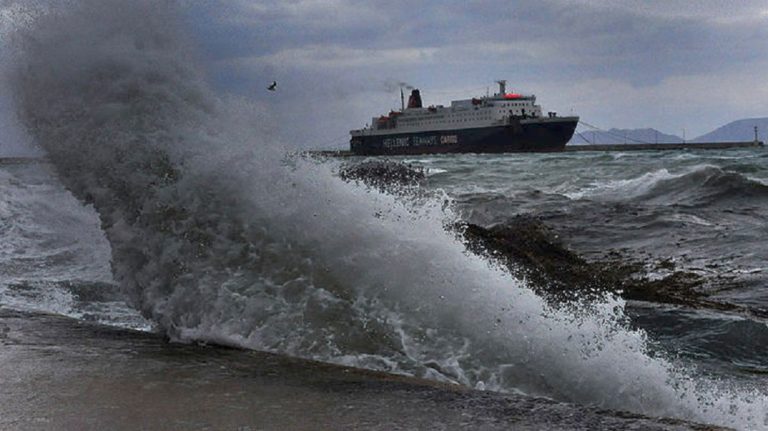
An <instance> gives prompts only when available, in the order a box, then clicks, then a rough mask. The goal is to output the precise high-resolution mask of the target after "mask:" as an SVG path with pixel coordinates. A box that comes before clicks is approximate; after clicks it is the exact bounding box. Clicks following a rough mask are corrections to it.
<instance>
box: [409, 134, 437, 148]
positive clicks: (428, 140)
mask: <svg viewBox="0 0 768 431" xmlns="http://www.w3.org/2000/svg"><path fill="white" fill-rule="evenodd" d="M436 144H437V136H414V137H413V145H416V146H430V145H436Z"/></svg>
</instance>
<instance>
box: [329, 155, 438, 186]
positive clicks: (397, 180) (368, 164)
mask: <svg viewBox="0 0 768 431" xmlns="http://www.w3.org/2000/svg"><path fill="white" fill-rule="evenodd" d="M339 176H340V177H341V179H343V180H345V181H361V182H362V183H364V184H366V185H368V186H370V187H373V188H376V189H379V190H382V191H396V190H402V189H403V188H412V187H419V186H422V185H424V182H425V181H426V178H427V176H426V174H425V173H424V169H423V168H421V167H418V166H413V165H410V164H406V163H402V162H395V161H392V160H386V159H384V160H366V161H363V162H360V163H354V164H347V165H345V166H343V167H342V168H341V170H340V171H339Z"/></svg>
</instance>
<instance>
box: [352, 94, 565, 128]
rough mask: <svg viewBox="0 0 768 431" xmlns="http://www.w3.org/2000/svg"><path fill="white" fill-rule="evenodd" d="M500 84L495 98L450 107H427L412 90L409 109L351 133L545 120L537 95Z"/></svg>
mask: <svg viewBox="0 0 768 431" xmlns="http://www.w3.org/2000/svg"><path fill="white" fill-rule="evenodd" d="M497 82H498V84H499V92H498V93H496V94H494V95H493V96H484V97H480V98H472V99H464V100H454V101H452V102H451V106H450V107H445V106H443V105H436V106H429V107H426V108H425V107H423V106H422V103H421V94H420V93H419V90H413V92H412V93H411V96H410V98H409V100H408V106H407V107H406V106H403V109H401V110H400V111H392V112H390V113H389V115H382V116H380V117H374V118H373V119H372V121H371V125H370V126H366V127H365V128H363V129H358V130H352V131H350V133H351V135H352V136H362V135H387V134H392V133H419V132H428V131H444V130H455V129H469V128H479V127H490V126H500V125H505V124H510V122H511V120H513V119H515V120H520V121H525V120H530V119H539V118H541V117H542V110H541V106H539V105H537V104H536V96H534V95H523V94H518V93H507V92H506V81H497ZM547 116H548V117H549V118H553V117H554V116H555V113H554V112H549V113H547Z"/></svg>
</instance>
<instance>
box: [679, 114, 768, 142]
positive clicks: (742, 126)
mask: <svg viewBox="0 0 768 431" xmlns="http://www.w3.org/2000/svg"><path fill="white" fill-rule="evenodd" d="M755 126H757V130H758V135H759V137H760V139H761V140H763V141H765V140H766V139H768V118H747V119H744V120H737V121H733V122H731V123H728V124H726V125H725V126H723V127H719V128H717V129H715V130H713V131H711V132H709V133H707V134H705V135H701V136H699V137H698V138H696V139H694V140H692V141H691V142H731V141H751V140H753V139H755V129H754V127H755Z"/></svg>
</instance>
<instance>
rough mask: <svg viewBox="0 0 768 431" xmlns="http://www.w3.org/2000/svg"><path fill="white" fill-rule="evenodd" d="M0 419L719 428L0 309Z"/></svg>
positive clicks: (24, 424)
mask: <svg viewBox="0 0 768 431" xmlns="http://www.w3.org/2000/svg"><path fill="white" fill-rule="evenodd" d="M0 381H3V386H4V390H3V391H0V429H30V430H35V429H41V430H42V429H63V430H69V429H71V430H75V429H77V430H89V429H94V430H95V429H112V430H133V429H145V430H154V429H158V430H160V429H194V430H196V429H238V430H257V429H292V430H305V429H306V430H309V429H382V430H384V429H483V430H496V429H498V430H502V429H510V428H514V429H548V430H566V429H567V430H578V429H585V430H586V429H616V430H619V429H627V428H637V429H648V430H691V429H697V430H702V429H713V430H714V429H721V428H717V427H709V426H701V425H695V424H691V423H688V422H684V421H680V420H675V419H652V418H646V417H643V416H640V415H635V414H630V413H624V412H614V411H607V410H603V409H598V408H592V407H584V406H578V405H574V404H568V403H559V402H555V401H550V400H545V399H539V398H533V397H525V396H520V395H514V394H499V393H494V392H488V391H477V390H473V389H470V388H466V387H462V386H456V385H451V384H445V383H439V382H434V381H429V380H424V379H419V378H413V377H407V376H400V375H392V374H386V373H383V372H377V371H369V370H363V369H356V368H349V367H343V366H339V365H333V364H326V363H321V362H315V361H308V360H303V359H297V358H292V357H287V356H282V355H276V354H271V353H263V352H257V351H251V350H240V349H235V348H227V347H221V346H213V345H205V346H204V345H193V344H175V343H168V342H167V341H165V339H164V338H163V337H161V336H159V335H157V334H151V333H144V332H139V331H131V330H125V329H119V328H112V327H107V326H101V325H97V324H92V323H88V322H82V321H78V320H75V319H71V318H67V317H62V316H56V315H50V314H43V313H33V312H22V311H14V310H9V309H4V308H2V307H0Z"/></svg>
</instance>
